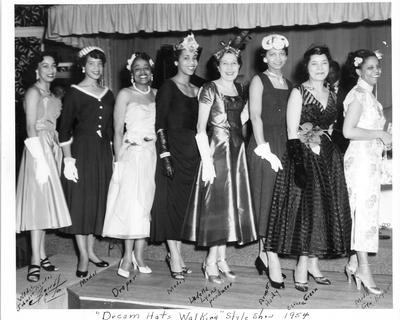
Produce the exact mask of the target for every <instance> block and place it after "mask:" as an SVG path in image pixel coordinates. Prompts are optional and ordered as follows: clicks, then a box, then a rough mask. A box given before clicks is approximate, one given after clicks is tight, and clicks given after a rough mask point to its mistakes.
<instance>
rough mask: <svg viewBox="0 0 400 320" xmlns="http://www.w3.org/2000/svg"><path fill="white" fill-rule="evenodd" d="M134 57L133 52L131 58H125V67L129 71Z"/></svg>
mask: <svg viewBox="0 0 400 320" xmlns="http://www.w3.org/2000/svg"><path fill="white" fill-rule="evenodd" d="M135 59H136V54H135V53H134V54H133V55H132V56H131V58H130V59H128V60H127V65H126V68H127V69H128V70H129V71H131V68H132V63H133V61H134V60H135Z"/></svg>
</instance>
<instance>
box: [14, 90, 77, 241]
mask: <svg viewBox="0 0 400 320" xmlns="http://www.w3.org/2000/svg"><path fill="white" fill-rule="evenodd" d="M60 113H61V100H60V99H58V98H56V97H54V96H53V95H50V96H47V97H44V98H42V99H41V100H40V101H39V103H38V107H37V120H36V131H37V133H38V137H39V141H40V144H41V145H42V147H43V151H44V154H45V159H46V162H47V164H48V166H49V169H50V176H49V178H48V181H47V182H46V183H44V184H42V185H39V183H38V182H37V180H36V169H35V168H36V160H35V159H34V158H33V157H32V155H31V153H30V152H29V150H28V149H27V148H26V147H24V151H23V154H22V160H21V166H20V171H19V175H18V182H17V195H16V224H15V226H16V232H17V233H20V232H21V231H27V230H44V229H55V228H61V227H67V226H70V225H71V218H70V214H69V211H68V206H67V203H66V201H65V198H64V192H63V189H62V187H61V181H60V173H61V162H62V150H61V148H60V145H59V142H58V133H57V131H56V121H57V118H58V117H59V116H60Z"/></svg>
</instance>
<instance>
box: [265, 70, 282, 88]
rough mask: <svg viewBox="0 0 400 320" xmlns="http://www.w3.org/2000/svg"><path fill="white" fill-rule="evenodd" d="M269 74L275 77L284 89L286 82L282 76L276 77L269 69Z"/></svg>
mask: <svg viewBox="0 0 400 320" xmlns="http://www.w3.org/2000/svg"><path fill="white" fill-rule="evenodd" d="M267 73H268V74H269V75H270V76H273V77H275V78H278V79H279V82H280V84H281V85H282V87H283V86H285V80H284V79H283V76H282V74H281V75H280V76H278V75H276V74H275V73H273V72H271V71H269V70H268V69H267Z"/></svg>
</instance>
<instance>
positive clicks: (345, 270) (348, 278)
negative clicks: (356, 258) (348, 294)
mask: <svg viewBox="0 0 400 320" xmlns="http://www.w3.org/2000/svg"><path fill="white" fill-rule="evenodd" d="M344 272H345V273H346V276H347V281H348V282H349V283H351V277H352V276H354V273H355V272H356V270H351V269H350V266H349V265H348V264H346V266H345V267H344Z"/></svg>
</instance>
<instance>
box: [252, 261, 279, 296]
mask: <svg viewBox="0 0 400 320" xmlns="http://www.w3.org/2000/svg"><path fill="white" fill-rule="evenodd" d="M254 264H255V266H256V268H257V270H258V274H259V275H260V276H261V275H262V273H263V271H265V274H266V275H267V277H268V279H269V282H270V283H271V287H273V288H275V289H285V283H284V282H275V281H274V280H272V279H271V277H270V276H269V268H268V267H266V266H265V264H264V262H262V260H261V259H260V257H257V259H256V261H255V263H254ZM282 278H283V274H282ZM285 278H286V276H285ZM283 279H284V278H283Z"/></svg>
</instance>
